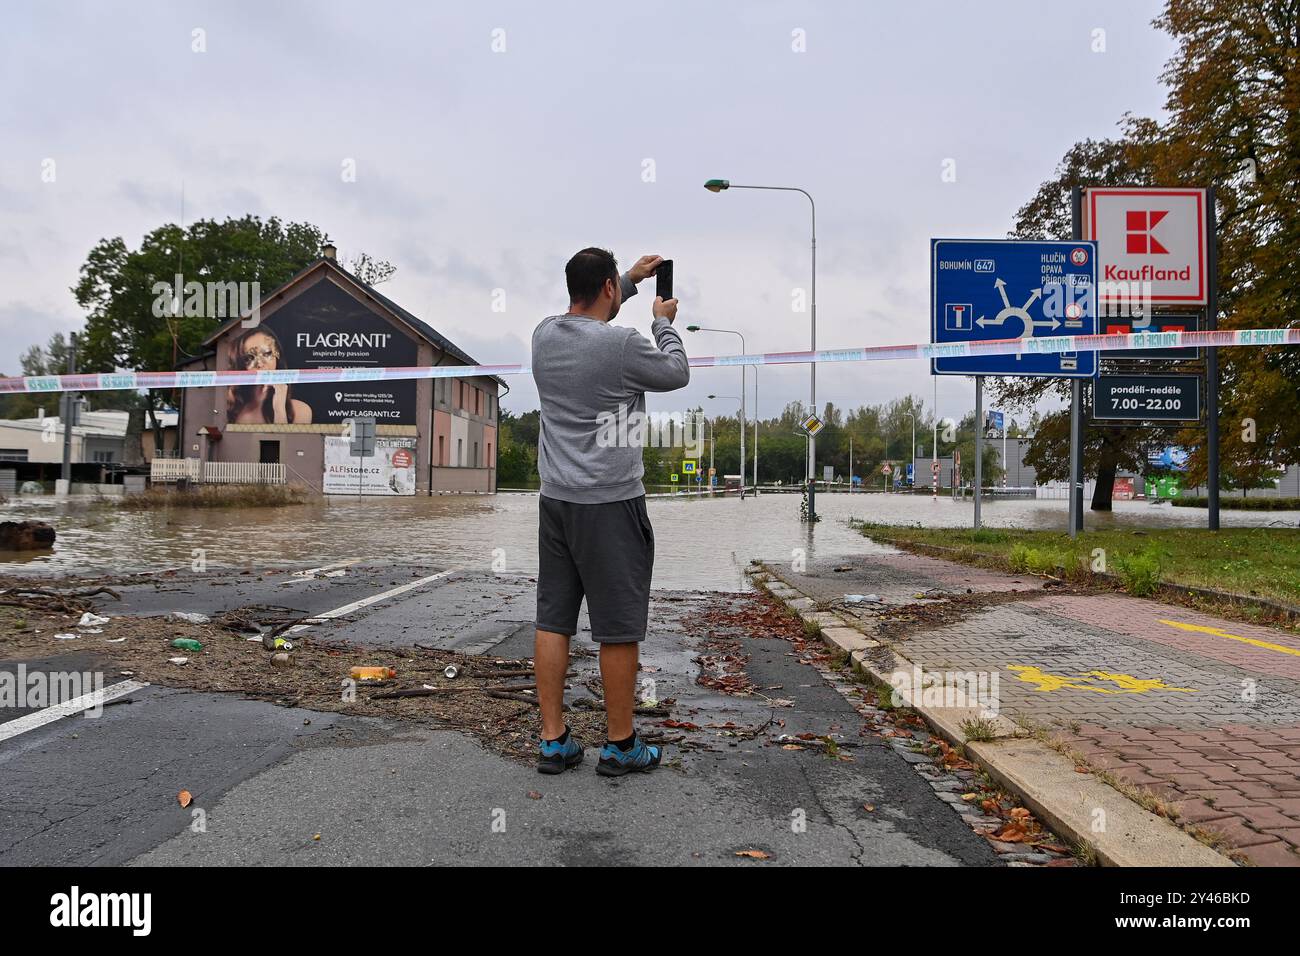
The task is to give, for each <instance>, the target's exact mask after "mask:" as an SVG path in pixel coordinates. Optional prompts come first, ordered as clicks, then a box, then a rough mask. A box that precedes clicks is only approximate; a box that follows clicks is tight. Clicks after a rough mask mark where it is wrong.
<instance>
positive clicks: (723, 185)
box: [704, 179, 817, 523]
mask: <svg viewBox="0 0 1300 956" xmlns="http://www.w3.org/2000/svg"><path fill="white" fill-rule="evenodd" d="M704 188H705V189H707V190H708V191H709V192H713V193H720V192H722V191H723V190H724V189H766V190H770V191H774V192H790V193H803V194H804V195H805V196H807V197H808V205H809V206H810V207H811V208H812V302H811V305H812V351H814V352H816V351H817V204H816V203H815V202H813V198H812V195H811V194H810V193H809V192H808V191H807V190H806V189H800V188H799V187H798V186H742V185H739V184H738V183H733V182H730V181H728V180H726V179H710V180H709V181H708V182H706V183H705V184H704ZM808 368H809V403H810V404H811V406H812V411H813V413H814V414H815V413H816V411H817V363H816V362H810V363H809V365H808ZM743 464H744V463H743V461H742V466H743ZM816 468H817V439H816V438H815V437H814V436H812V435H809V436H808V521H809V522H810V523H811V522H814V521H816V520H817V475H816ZM740 485H741V489H742V491H743V489H744V486H745V479H744V476H743V467H742V476H741V479H740Z"/></svg>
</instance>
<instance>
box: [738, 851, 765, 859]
mask: <svg viewBox="0 0 1300 956" xmlns="http://www.w3.org/2000/svg"><path fill="white" fill-rule="evenodd" d="M736 856H745V857H749V859H751V860H769V859H771V857H770V856H768V855H767V854H766V853H764V852H763V851H762V850H737V851H736Z"/></svg>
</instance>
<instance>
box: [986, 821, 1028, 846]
mask: <svg viewBox="0 0 1300 956" xmlns="http://www.w3.org/2000/svg"><path fill="white" fill-rule="evenodd" d="M993 839H995V840H1000V841H1001V842H1003V843H1023V842H1024V840H1025V829H1024V827H1022V826H1021V825H1020V824H1018V823H1008V824H1007V825H1006V826H1004V827H1003V828H1002V829H1001V830H996V831H994V833H993Z"/></svg>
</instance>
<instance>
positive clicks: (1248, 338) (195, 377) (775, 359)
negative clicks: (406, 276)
mask: <svg viewBox="0 0 1300 956" xmlns="http://www.w3.org/2000/svg"><path fill="white" fill-rule="evenodd" d="M1270 345H1274V346H1276V345H1284V346H1285V345H1300V328H1287V329H1230V330H1223V331H1216V332H1135V333H1133V334H1111V335H1054V336H1043V337H1040V338H1017V339H988V340H986V341H982V342H950V343H946V344H940V345H936V344H930V343H926V344H918V345H876V346H868V347H866V348H860V349H819V350H818V351H815V352H814V351H806V352H760V353H755V354H752V355H707V356H699V357H696V358H693V359H691V360H690V364H691V367H692V368H710V367H714V366H720V365H794V364H807V363H809V362H817V363H823V362H892V361H897V360H900V359H932V358H961V357H964V356H978V355H1039V354H1049V353H1058V352H1096V351H1100V350H1103V349H1104V350H1107V351H1127V350H1133V349H1155V348H1159V349H1193V348H1224V347H1229V346H1233V347H1240V346H1246V347H1257V346H1270ZM531 371H532V370H531V369H530V368H529V367H528V366H527V365H459V366H455V365H451V366H437V367H433V366H423V365H421V366H405V367H391V368H372V367H367V368H311V369H305V368H304V369H292V368H291V369H267V370H262V371H241V370H233V369H232V370H230V371H224V372H215V371H213V372H98V373H87V374H81V375H28V376H14V377H12V378H0V392H64V391H70V392H106V391H114V390H118V389H133V388H212V387H214V386H221V387H225V386H231V385H296V384H302V383H308V382H376V381H379V382H382V381H389V382H391V381H401V380H404V379H424V378H472V377H474V376H477V375H527V374H529V373H530V372H531Z"/></svg>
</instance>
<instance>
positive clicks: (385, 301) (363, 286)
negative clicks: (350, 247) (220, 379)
mask: <svg viewBox="0 0 1300 956" xmlns="http://www.w3.org/2000/svg"><path fill="white" fill-rule="evenodd" d="M322 267H323V268H325V269H329V270H332V271H333V272H334V273H336V274H337V275H340V276H342V277H343V278H344V279H346V280H347V281H348V282H349V283H351V284H352V285H354V286H356V287H357V288H358V289H360V290H361V291H362V293H364V294H365V295H366V296H368V297H370V298H371V299H373V300H374V301H375V302H377V303H379V305H380V306H381V307H382V308H384V309H385V310H387V311H388V312H390V313H392V314H393V316H394V317H396V318H397V319H398V320H400V321H401V322H404V323H405V324H406V325H408V326H410V327H411V329H412V330H413V331H414V332H415V334H416V335H418V336H420V338H422V339H424V340H425V341H426V342H429V343H430V344H432V345H434V346H435V347H436V348H438V349H439V350H440V351H442V352H444V353H446V354H447V355H450V356H452V357H453V358H455V359H457V360H458V361H461V362H463V363H465V364H466V365H478V364H479V363H478V362H477V361H476V360H475V359H474V358H473V357H471V356H470V355H469V354H468V353H466V352H464V351H462V350H461V349H459V348H457V347H456V345H455V343H454V342H452V341H451V340H450V339H448V338H446V337H445V336H443V335H442V334H441V333H439V332H438V331H437V330H436V329H435V328H434V327H433V326H431V325H429V323H427V322H425V321H424V320H423V319H421V318H419V317H417V316H415V315H413V314H412V313H410V312H408V311H406V309H404V308H402V307H401V306H400V305H398V304H397V303H396V302H394V301H393V300H392V299H390V298H388V296H386V295H384V294H383V293H382V292H380V291H378V290H377V289H376V288H375V287H374V286H372V285H369V284H368V283H366V282H363V281H361V280H360V279H358V278H357V277H356V276H354V275H353V274H352V273H351V272H348V270H347V269H344V268H343V267H342V266H341V265H339V264H338V261H337V260H335V259H329V258H326V257H321V258H320V259H317V260H316V261H315V262H313V263H312V264H311V265H309V266H307V267H306V268H305V269H303V270H302V271H300V272H298V273H297V274H296V275H294V276H292V277H291V278H290V279H289V280H288V281H287V282H285V283H284V284H283V285H281V286H280V287H279V288H277V289H273V290H272V291H270V292H268V293H267V294H266V295H264V296H262V299H263V300H264V301H266V300H270V299H273V298H275V296H277V295H279V294H280V293H282V292H284V291H285V290H286V289H288V288H289V287H291V286H293V285H294V284H295V283H297V282H299V281H301V280H302V279H304V278H306V277H307V276H308V275H310V274H311V273H313V272H315V271H316V270H317V269H320V268H322ZM242 320H243V317H242V316H235V317H234V318H232V319H230V320H229V321H228V322H226V323H225V324H223V325H222V326H221V327H220V328H218V329H217V330H216V331H215V332H213V333H212V334H211V335H209V336H208V337H207V338H206V339H204V340H203V345H204V346H205V347H209V346H211V345H212V344H213V343H214V342H216V340H217V339H218V338H220V337H221V336H222V335H223V334H225V332H226V330H227V329H229V328H231V327H233V326H234V324H235V323H236V322H240V321H242ZM189 361H193V360H192V359H191V360H189ZM488 377H489V378H491V379H493V380H494V381H496V382H497V383H498V384H501V385H504V384H505V382H503V381H502V380H501V379H500V378H499V377H497V376H496V375H491V376H488Z"/></svg>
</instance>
